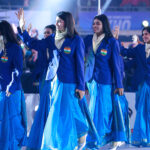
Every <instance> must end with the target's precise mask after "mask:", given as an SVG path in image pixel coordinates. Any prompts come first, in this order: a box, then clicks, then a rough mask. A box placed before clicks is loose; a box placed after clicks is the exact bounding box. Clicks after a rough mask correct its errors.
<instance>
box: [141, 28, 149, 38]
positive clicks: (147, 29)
mask: <svg viewBox="0 0 150 150" xmlns="http://www.w3.org/2000/svg"><path fill="white" fill-rule="evenodd" d="M144 30H146V31H147V32H148V33H150V26H148V27H144V28H143V29H142V36H143V31H144Z"/></svg>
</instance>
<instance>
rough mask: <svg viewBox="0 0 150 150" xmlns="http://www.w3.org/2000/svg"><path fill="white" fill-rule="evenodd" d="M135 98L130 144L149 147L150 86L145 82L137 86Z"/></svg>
mask: <svg viewBox="0 0 150 150" xmlns="http://www.w3.org/2000/svg"><path fill="white" fill-rule="evenodd" d="M136 99H137V101H136V110H137V114H136V119H135V124H134V129H133V135H132V144H133V145H136V146H140V145H141V146H147V147H150V86H149V85H148V84H147V83H146V82H145V83H143V84H142V85H140V86H139V89H138V92H137V98H136Z"/></svg>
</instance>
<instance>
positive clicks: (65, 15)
mask: <svg viewBox="0 0 150 150" xmlns="http://www.w3.org/2000/svg"><path fill="white" fill-rule="evenodd" d="M57 16H58V17H59V18H60V19H62V20H63V21H64V22H65V28H67V35H66V37H70V38H72V37H74V35H78V32H77V31H76V29H75V22H74V18H73V16H72V14H71V13H70V12H67V11H61V12H59V13H58V14H57Z"/></svg>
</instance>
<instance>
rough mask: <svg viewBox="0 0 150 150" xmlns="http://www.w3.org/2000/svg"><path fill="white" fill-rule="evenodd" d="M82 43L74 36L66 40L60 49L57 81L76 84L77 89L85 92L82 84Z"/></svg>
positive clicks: (78, 37) (80, 39)
mask: <svg viewBox="0 0 150 150" xmlns="http://www.w3.org/2000/svg"><path fill="white" fill-rule="evenodd" d="M84 48H85V45H84V42H83V40H82V38H81V37H80V36H78V35H75V36H74V37H73V38H66V39H65V41H64V43H63V45H62V47H61V48H60V62H59V67H58V72H57V76H58V79H59V80H60V81H62V82H64V83H76V84H77V87H76V88H77V89H80V90H85V82H84Z"/></svg>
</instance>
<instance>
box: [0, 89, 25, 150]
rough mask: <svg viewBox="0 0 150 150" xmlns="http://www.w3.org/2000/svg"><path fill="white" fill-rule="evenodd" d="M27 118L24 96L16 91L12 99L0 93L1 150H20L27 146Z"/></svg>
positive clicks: (19, 91)
mask: <svg viewBox="0 0 150 150" xmlns="http://www.w3.org/2000/svg"><path fill="white" fill-rule="evenodd" d="M26 134H27V118H26V105H25V99H24V94H23V92H22V91H21V90H18V91H16V92H15V93H13V94H12V95H11V96H10V97H6V93H5V92H0V150H18V149H19V148H20V147H21V146H25V145H26V142H27V141H26V140H27V138H26Z"/></svg>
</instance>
